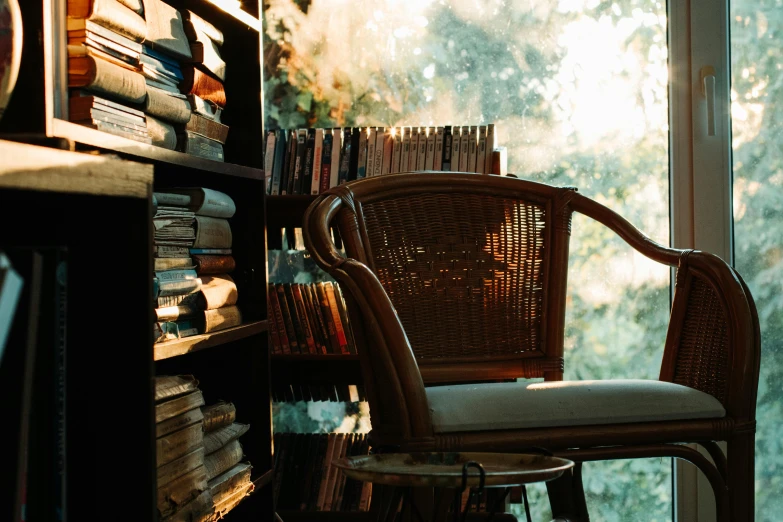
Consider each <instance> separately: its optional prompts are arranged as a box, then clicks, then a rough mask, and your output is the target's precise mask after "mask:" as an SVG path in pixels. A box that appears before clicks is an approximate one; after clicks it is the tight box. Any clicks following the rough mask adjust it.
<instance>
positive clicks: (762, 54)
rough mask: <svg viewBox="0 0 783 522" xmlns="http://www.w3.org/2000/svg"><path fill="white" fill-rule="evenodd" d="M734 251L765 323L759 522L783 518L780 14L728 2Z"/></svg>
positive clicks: (775, 8)
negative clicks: (780, 431) (782, 438)
mask: <svg viewBox="0 0 783 522" xmlns="http://www.w3.org/2000/svg"><path fill="white" fill-rule="evenodd" d="M730 16H731V73H732V74H731V84H732V89H731V119H732V146H733V157H734V159H733V161H734V165H733V167H734V248H735V253H734V254H735V260H736V267H737V270H739V272H740V273H741V274H742V276H743V278H744V279H745V281H746V282H747V283H748V286H749V287H750V291H751V293H752V294H753V298H754V299H755V301H756V306H757V307H758V312H759V320H760V322H761V360H762V364H761V376H760V378H759V390H758V400H757V410H756V418H757V419H758V426H757V428H756V520H757V521H759V522H766V521H773V520H779V519H780V513H781V510H783V498H781V496H780V494H779V492H780V488H781V484H782V483H783V447H782V446H781V443H780V433H779V426H780V423H781V422H783V388H781V386H780V382H781V377H783V359H782V355H783V351H782V350H781V347H783V292H781V281H783V210H782V209H783V204H781V203H782V202H783V201H782V200H783V155H782V154H781V150H783V118H782V117H781V116H782V115H781V111H783V103H781V100H783V48H781V46H780V34H781V30H783V9H781V6H780V4H779V3H778V4H775V3H772V4H764V3H758V2H751V1H748V0H742V1H734V2H732V3H731V13H730Z"/></svg>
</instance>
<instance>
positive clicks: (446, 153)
mask: <svg viewBox="0 0 783 522" xmlns="http://www.w3.org/2000/svg"><path fill="white" fill-rule="evenodd" d="M451 140H452V136H451V125H447V126H445V127H443V157H442V159H441V170H442V171H444V172H449V171H451V150H452V145H451Z"/></svg>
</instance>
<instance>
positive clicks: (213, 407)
mask: <svg viewBox="0 0 783 522" xmlns="http://www.w3.org/2000/svg"><path fill="white" fill-rule="evenodd" d="M201 413H202V414H203V416H204V420H203V423H204V431H205V432H206V433H209V432H210V431H215V430H216V429H218V428H222V427H224V426H228V425H230V424H231V423H233V422H234V421H235V420H236V418H237V409H236V407H235V406H234V403H232V402H225V401H220V402H217V403H215V404H210V405H209V406H204V407H202V408H201Z"/></svg>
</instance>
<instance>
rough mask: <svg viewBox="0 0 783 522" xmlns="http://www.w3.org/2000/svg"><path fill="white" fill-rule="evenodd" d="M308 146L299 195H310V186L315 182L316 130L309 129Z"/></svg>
mask: <svg viewBox="0 0 783 522" xmlns="http://www.w3.org/2000/svg"><path fill="white" fill-rule="evenodd" d="M306 145H307V147H306V150H305V159H304V168H303V169H302V176H301V178H300V180H299V181H300V184H299V192H298V193H299V194H310V186H311V183H312V181H313V159H314V157H315V129H307V142H306Z"/></svg>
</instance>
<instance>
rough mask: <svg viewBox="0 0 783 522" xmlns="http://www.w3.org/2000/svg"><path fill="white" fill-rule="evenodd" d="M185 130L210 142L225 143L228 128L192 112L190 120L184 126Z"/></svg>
mask: <svg viewBox="0 0 783 522" xmlns="http://www.w3.org/2000/svg"><path fill="white" fill-rule="evenodd" d="M185 130H187V131H191V132H195V133H196V134H199V135H201V136H204V137H206V138H209V139H211V140H215V141H219V142H220V143H225V142H226V139H227V138H228V126H227V125H223V124H222V123H220V122H217V121H214V120H211V119H209V118H207V117H206V116H202V115H200V114H198V113H195V112H192V113H191V114H190V120H189V121H188V122H187V123H186V124H185Z"/></svg>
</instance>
